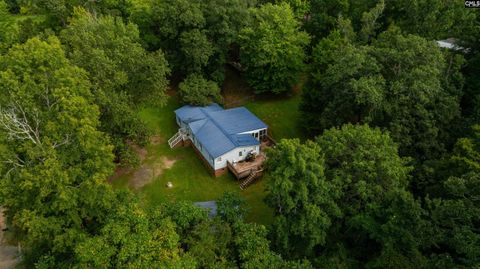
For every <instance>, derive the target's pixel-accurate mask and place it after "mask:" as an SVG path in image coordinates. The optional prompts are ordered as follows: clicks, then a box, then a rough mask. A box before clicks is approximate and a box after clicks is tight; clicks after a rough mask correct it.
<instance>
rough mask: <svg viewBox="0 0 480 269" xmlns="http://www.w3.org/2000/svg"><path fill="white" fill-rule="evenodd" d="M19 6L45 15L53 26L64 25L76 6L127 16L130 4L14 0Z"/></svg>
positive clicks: (119, 0) (114, 0) (127, 1)
mask: <svg viewBox="0 0 480 269" xmlns="http://www.w3.org/2000/svg"><path fill="white" fill-rule="evenodd" d="M16 1H17V2H18V4H20V5H21V6H25V7H27V8H28V9H29V10H31V11H32V12H34V13H40V14H43V15H46V17H47V20H48V21H49V24H50V25H51V26H52V27H54V28H57V29H58V28H59V27H65V26H66V25H67V22H68V18H69V17H70V16H71V15H72V14H73V13H74V9H75V8H76V7H84V8H86V9H88V11H89V12H91V13H93V14H110V15H115V16H121V17H123V18H125V19H126V18H127V17H128V15H129V12H128V11H129V10H130V8H131V5H132V1H130V0H106V1H90V0H69V1H64V0H16Z"/></svg>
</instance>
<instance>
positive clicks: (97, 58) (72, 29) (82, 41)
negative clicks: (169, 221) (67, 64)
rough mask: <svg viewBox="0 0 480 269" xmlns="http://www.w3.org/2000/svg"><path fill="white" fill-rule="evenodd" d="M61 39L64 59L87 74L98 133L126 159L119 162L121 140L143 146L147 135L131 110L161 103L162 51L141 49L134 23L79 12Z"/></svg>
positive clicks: (163, 85) (163, 97)
mask: <svg viewBox="0 0 480 269" xmlns="http://www.w3.org/2000/svg"><path fill="white" fill-rule="evenodd" d="M61 37H62V40H63V41H64V43H65V44H66V49H67V55H68V57H69V58H70V59H71V60H72V62H73V63H75V64H76V65H78V66H80V67H82V68H84V69H85V70H86V71H87V72H88V73H89V78H90V80H91V82H92V88H93V94H94V96H95V100H96V103H97V104H98V105H99V107H100V112H101V117H100V121H101V123H102V125H101V129H102V130H103V131H105V132H107V133H108V134H109V135H110V136H111V137H112V138H113V142H114V144H115V146H116V153H117V157H119V158H120V160H122V159H123V160H128V159H129V157H128V156H130V155H127V157H128V158H122V157H125V156H123V153H124V152H123V151H122V149H124V148H126V147H125V143H126V141H127V140H131V141H134V142H136V143H144V142H145V140H146V135H147V132H146V127H145V126H144V124H143V123H142V121H141V120H140V119H139V118H138V117H137V115H136V112H135V111H136V108H137V107H138V106H141V105H142V104H156V105H163V104H165V102H166V98H167V97H166V94H165V91H166V88H167V83H168V81H167V78H166V76H167V75H168V74H169V68H168V66H167V62H166V60H165V58H164V56H163V53H162V52H161V51H156V52H152V53H151V52H147V51H145V50H144V49H143V47H142V46H141V44H140V38H139V32H138V29H137V27H136V26H135V25H134V24H132V23H128V24H125V23H124V22H123V21H122V20H121V19H120V18H118V17H111V16H94V15H92V14H90V13H89V12H87V11H85V10H84V9H80V8H78V9H76V11H75V13H74V16H73V18H72V19H71V20H70V24H69V25H68V27H67V28H66V29H65V30H63V31H62V32H61ZM127 153H128V151H127Z"/></svg>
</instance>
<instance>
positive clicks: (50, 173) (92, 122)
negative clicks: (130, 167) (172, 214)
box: [0, 37, 115, 268]
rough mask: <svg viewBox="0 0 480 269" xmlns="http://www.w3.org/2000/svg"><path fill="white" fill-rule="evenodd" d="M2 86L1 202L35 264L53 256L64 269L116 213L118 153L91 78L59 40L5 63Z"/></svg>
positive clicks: (11, 55)
mask: <svg viewBox="0 0 480 269" xmlns="http://www.w3.org/2000/svg"><path fill="white" fill-rule="evenodd" d="M0 87H1V88H2V89H3V90H2V91H1V92H0V108H1V109H0V129H1V131H0V137H1V141H2V147H3V148H4V150H3V151H2V160H4V161H3V162H2V166H1V167H0V172H1V175H2V180H0V204H2V205H3V206H4V207H5V208H6V217H7V219H8V221H9V223H11V224H12V225H13V226H14V227H15V230H16V231H17V232H18V235H19V237H18V239H19V240H20V243H21V244H22V246H23V250H24V251H25V254H26V261H27V263H28V262H30V261H38V260H40V257H44V258H45V259H46V258H47V257H48V260H50V261H53V262H54V263H55V264H56V266H54V267H57V268H62V267H63V266H66V265H67V264H69V263H70V261H71V259H72V258H73V255H72V254H73V248H74V247H75V245H76V244H77V243H78V242H80V241H81V240H83V239H84V238H85V237H87V236H88V234H89V233H90V232H91V231H92V230H94V229H95V227H97V226H98V225H101V224H102V223H103V222H104V221H105V219H106V216H107V212H109V211H110V210H112V208H114V207H115V204H114V203H113V204H112V203H111V201H112V199H113V192H112V189H111V187H110V186H109V185H107V184H106V182H105V179H106V178H107V177H108V176H109V175H110V174H111V173H112V169H113V165H112V159H113V155H112V147H111V146H110V145H109V141H108V139H106V137H105V135H104V134H103V133H101V132H99V131H98V130H97V128H98V126H99V121H98V116H99V111H98V108H97V106H96V105H94V104H93V98H92V94H91V93H90V83H89V82H88V79H87V73H86V72H85V71H84V70H82V69H80V68H78V67H76V66H74V65H72V64H71V63H70V62H69V61H68V60H67V58H66V57H65V54H64V52H63V50H62V47H61V44H60V42H59V40H58V39H57V38H56V37H49V38H48V39H47V40H46V41H41V40H39V39H38V38H33V39H30V40H28V41H27V42H26V43H25V44H22V45H15V46H13V47H12V48H11V49H10V50H9V51H8V52H7V53H6V54H5V55H3V56H2V57H0Z"/></svg>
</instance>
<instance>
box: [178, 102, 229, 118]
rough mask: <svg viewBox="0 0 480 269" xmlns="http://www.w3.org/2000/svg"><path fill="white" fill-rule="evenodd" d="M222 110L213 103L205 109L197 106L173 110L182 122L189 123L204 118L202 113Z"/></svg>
mask: <svg viewBox="0 0 480 269" xmlns="http://www.w3.org/2000/svg"><path fill="white" fill-rule="evenodd" d="M219 110H223V108H222V107H221V106H219V105H218V104H216V103H213V104H211V105H209V106H205V107H198V106H190V105H186V106H182V107H181V108H179V109H177V110H175V114H176V115H177V117H179V118H180V119H181V120H182V121H183V122H185V123H189V122H192V121H197V120H201V119H204V118H205V113H204V112H213V111H219Z"/></svg>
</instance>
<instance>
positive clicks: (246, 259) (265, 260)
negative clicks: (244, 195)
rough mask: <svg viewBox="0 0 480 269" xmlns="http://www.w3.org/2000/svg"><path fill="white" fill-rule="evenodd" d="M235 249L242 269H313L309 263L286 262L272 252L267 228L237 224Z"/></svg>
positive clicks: (235, 228)
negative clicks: (267, 236)
mask: <svg viewBox="0 0 480 269" xmlns="http://www.w3.org/2000/svg"><path fill="white" fill-rule="evenodd" d="M234 230H235V237H234V243H235V245H234V247H235V249H236V250H237V251H238V262H239V264H240V268H242V269H268V268H281V269H287V268H288V269H290V268H291V269H311V268H312V267H311V265H310V263H309V262H307V261H285V260H283V259H282V257H281V256H280V255H278V254H276V253H275V252H273V251H271V250H270V247H269V242H268V239H267V238H266V235H267V230H266V229H265V226H262V225H258V224H255V223H243V222H237V223H236V224H235V226H234Z"/></svg>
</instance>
